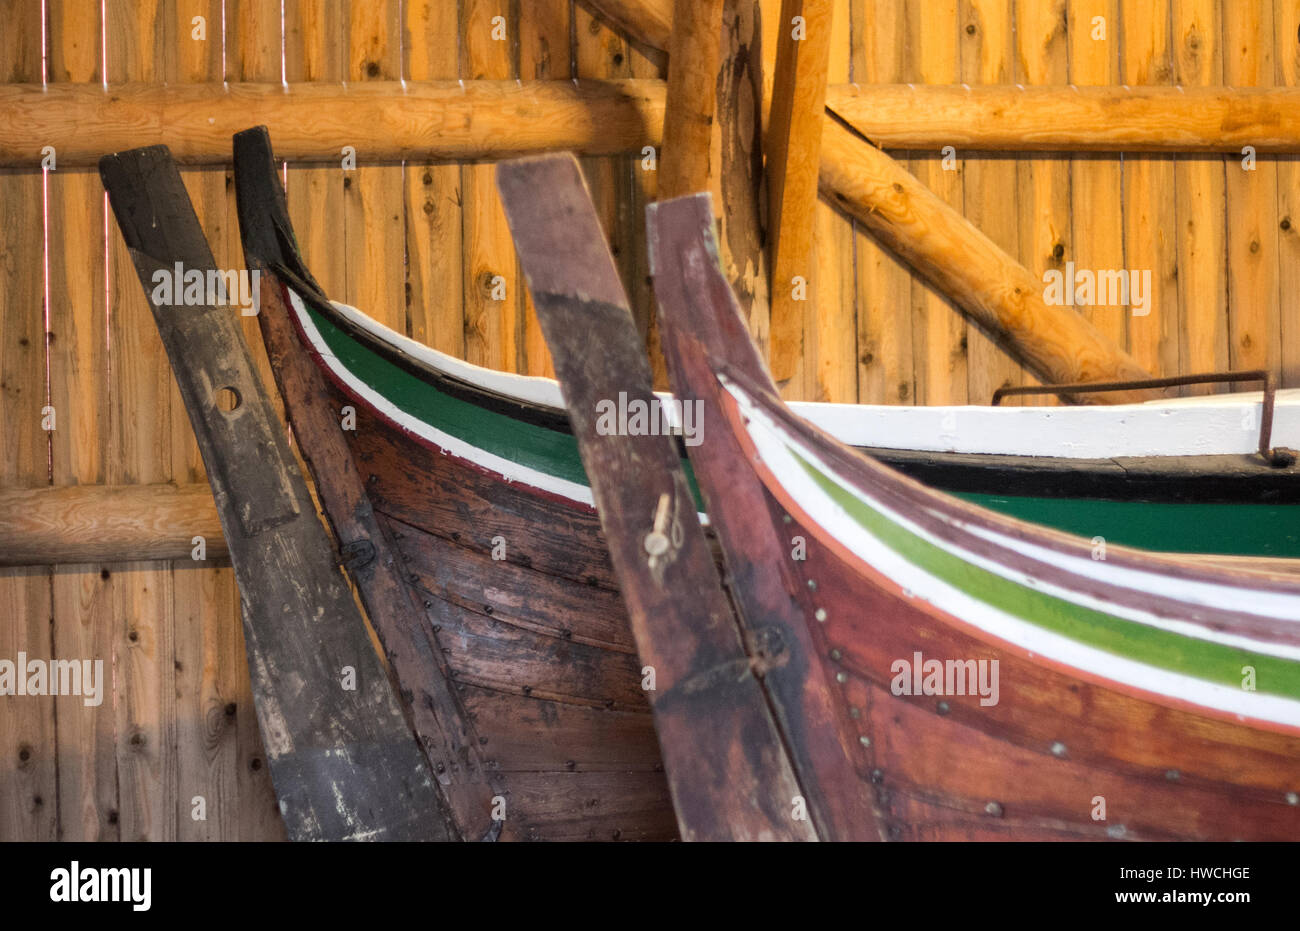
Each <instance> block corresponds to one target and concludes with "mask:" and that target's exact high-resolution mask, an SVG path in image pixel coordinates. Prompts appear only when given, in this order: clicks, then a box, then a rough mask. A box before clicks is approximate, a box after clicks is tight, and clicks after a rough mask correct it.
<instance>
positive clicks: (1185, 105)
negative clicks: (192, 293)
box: [0, 79, 1300, 168]
mask: <svg viewBox="0 0 1300 931" xmlns="http://www.w3.org/2000/svg"><path fill="white" fill-rule="evenodd" d="M664 100H665V86H664V82H663V81H656V80H648V79H635V80H623V81H576V82H575V81H531V82H526V83H520V82H517V81H465V82H463V83H462V82H459V81H426V82H410V81H408V82H406V84H405V86H403V85H402V84H401V83H399V82H395V81H366V82H362V83H357V84H347V85H342V84H289V85H280V84H184V85H173V86H164V85H159V84H147V85H146V84H140V85H123V86H121V87H115V88H110V89H109V90H107V91H105V90H104V88H103V87H102V86H100V85H98V84H51V85H48V86H47V87H41V86H39V85H31V84H5V85H0V167H3V168H39V167H40V166H41V159H42V150H43V148H44V147H45V146H53V147H54V149H55V154H56V157H57V162H56V165H57V167H69V168H71V167H82V166H89V165H94V164H95V163H96V162H97V161H98V159H99V157H100V156H101V155H104V154H105V153H108V152H115V151H119V150H122V149H126V148H131V147H134V146H136V145H147V144H153V143H165V144H166V145H167V146H169V147H170V148H171V150H172V152H173V154H174V156H175V157H176V158H177V159H178V160H179V161H181V162H183V163H185V164H189V165H205V164H206V165H224V164H229V163H230V137H231V136H232V135H234V134H235V133H236V132H238V131H240V130H242V129H247V128H248V127H249V126H250V125H252V124H253V123H265V124H266V125H268V126H269V127H270V128H271V134H272V137H273V138H274V139H275V141H276V155H277V156H281V157H283V158H286V159H289V160H291V161H316V162H321V161H337V160H339V159H340V158H341V157H342V155H341V152H340V149H341V148H342V146H344V145H351V146H354V147H355V148H356V150H357V160H358V162H383V161H400V160H402V159H413V158H419V159H424V160H435V161H436V160H445V161H474V160H478V159H495V158H507V157H514V156H519V155H529V154H535V153H540V152H550V151H555V150H558V149H570V150H572V151H575V152H579V153H582V154H585V155H612V154H616V153H619V152H637V151H640V149H641V147H642V146H645V145H659V144H660V142H661V139H662V135H663V121H664ZM826 106H827V109H829V110H831V111H832V112H833V113H835V114H836V115H837V116H839V117H840V118H841V119H843V120H844V121H845V122H847V123H849V124H850V125H851V126H853V127H854V128H855V129H856V130H858V132H860V133H862V134H863V135H864V136H866V137H867V138H869V139H871V140H873V141H874V142H876V143H877V144H878V145H881V146H883V147H884V148H894V149H931V150H934V151H938V150H940V149H941V148H942V147H943V146H945V145H952V146H956V147H957V148H958V149H965V150H970V151H1024V152H1030V151H1096V152H1101V151H1151V152H1240V151H1241V148H1242V146H1246V145H1252V146H1254V147H1255V150H1256V152H1260V153H1263V152H1300V89H1296V88H1261V89H1254V88H1227V87H1188V88H1178V87H1129V88H1124V87H1077V88H1075V87H1015V86H980V87H966V86H961V85H957V86H952V85H909V84H878V85H852V84H839V85H831V86H830V87H829V88H828V89H827V93H826Z"/></svg>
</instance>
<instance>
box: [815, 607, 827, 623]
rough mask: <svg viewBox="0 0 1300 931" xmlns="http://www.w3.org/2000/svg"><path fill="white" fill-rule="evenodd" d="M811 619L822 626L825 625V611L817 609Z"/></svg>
mask: <svg viewBox="0 0 1300 931" xmlns="http://www.w3.org/2000/svg"><path fill="white" fill-rule="evenodd" d="M813 617H815V618H817V620H819V621H821V622H822V623H823V624H824V623H826V609H825V608H818V609H817V610H816V612H814V614H813Z"/></svg>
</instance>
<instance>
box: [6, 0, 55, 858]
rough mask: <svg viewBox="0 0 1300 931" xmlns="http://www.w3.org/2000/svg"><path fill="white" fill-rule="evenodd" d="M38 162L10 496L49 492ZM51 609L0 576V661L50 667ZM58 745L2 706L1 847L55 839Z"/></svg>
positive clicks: (40, 579) (13, 375) (13, 336)
mask: <svg viewBox="0 0 1300 931" xmlns="http://www.w3.org/2000/svg"><path fill="white" fill-rule="evenodd" d="M39 9H40V8H39V7H38V6H37V5H36V4H32V3H27V4H22V5H21V6H20V8H19V9H6V10H5V11H4V27H3V29H0V80H3V81H6V82H19V81H21V82H39V81H40V80H41V64H42V62H41V53H42V44H41V21H40V15H39ZM40 159H41V154H40V153H39V152H33V153H32V159H31V167H30V168H28V169H24V170H21V171H3V172H0V271H3V273H4V287H3V288H0V437H3V438H4V455H3V456H2V457H0V484H3V485H5V486H8V487H14V486H36V485H45V484H47V483H48V482H49V448H50V447H49V442H50V440H49V437H48V436H47V434H46V433H45V431H44V430H43V428H42V425H41V419H42V415H41V408H42V407H44V406H45V403H46V384H45V358H46V351H47V350H46V340H45V322H44V313H43V300H44V272H43V268H42V264H41V262H40V261H39V259H40V256H41V255H42V236H43V229H44V219H43V205H42V177H41V171H40V170H39V167H38V166H39V164H40ZM56 426H61V425H60V424H58V423H56ZM50 609H51V605H50V571H49V570H48V569H43V568H32V569H25V568H23V569H4V570H0V618H3V619H4V620H3V621H0V651H3V652H0V656H4V657H6V658H9V659H11V660H15V661H16V660H17V659H18V652H19V651H20V650H22V651H25V652H26V653H27V654H28V655H29V656H30V657H31V658H33V659H48V658H50V657H49V653H50V651H51V648H52V647H51V642H50V619H51V617H50ZM56 739H57V735H56V731H55V709H54V702H53V701H52V700H50V699H49V698H46V697H43V696H24V697H17V696H7V697H4V698H0V841H9V840H42V841H48V840H55V839H56V838H57V834H58V798H57V794H56V788H55V787H56V784H57V765H58V760H57V755H56V752H55V744H56Z"/></svg>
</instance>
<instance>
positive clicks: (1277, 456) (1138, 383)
mask: <svg viewBox="0 0 1300 931" xmlns="http://www.w3.org/2000/svg"><path fill="white" fill-rule="evenodd" d="M1243 381H1259V382H1263V383H1264V404H1263V410H1262V411H1261V412H1260V418H1259V454H1260V456H1262V457H1263V458H1264V461H1265V462H1267V463H1268V464H1269V465H1271V466H1275V467H1277V468H1284V467H1286V466H1289V465H1292V464H1293V463H1294V462H1295V461H1296V457H1295V454H1294V453H1293V452H1291V451H1290V450H1286V449H1273V448H1272V447H1271V446H1270V441H1271V440H1272V438H1273V401H1274V396H1275V395H1276V394H1277V385H1276V383H1275V382H1274V380H1273V373H1272V372H1269V371H1266V370H1264V369H1255V370H1253V371H1249V372H1211V373H1209V374H1206V375H1174V376H1172V377H1169V378H1138V379H1133V380H1130V381H1098V382H1074V383H1072V384H1068V385H1016V386H1011V385H1004V386H1003V387H1001V388H999V389H998V390H997V391H994V392H993V401H992V403H993V406H994V407H997V406H998V405H999V404H1001V403H1002V399H1003V398H1006V397H1010V396H1012V395H1023V394H1082V393H1084V392H1087V393H1092V392H1095V391H1130V390H1134V389H1142V388H1177V387H1180V386H1182V385H1210V384H1228V383H1235V382H1243Z"/></svg>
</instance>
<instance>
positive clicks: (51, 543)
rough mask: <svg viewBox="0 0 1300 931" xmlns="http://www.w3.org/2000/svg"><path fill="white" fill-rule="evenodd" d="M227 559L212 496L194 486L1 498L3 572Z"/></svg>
mask: <svg viewBox="0 0 1300 931" xmlns="http://www.w3.org/2000/svg"><path fill="white" fill-rule="evenodd" d="M196 536H201V537H203V538H204V540H205V541H206V543H205V545H206V548H207V553H206V555H207V558H208V560H209V561H211V560H213V559H225V558H227V557H228V556H229V551H228V550H227V549H226V538H225V537H224V536H223V535H222V532H221V522H220V521H219V520H218V519H217V508H216V505H215V504H214V503H213V501H212V489H211V488H209V487H208V485H207V483H204V484H201V485H200V484H192V485H179V486H178V485H71V486H66V487H44V488H16V489H6V490H3V491H0V565H3V566H42V565H59V564H65V563H105V562H133V561H137V560H153V559H186V560H188V559H191V558H192V556H191V554H192V552H193V550H194V546H195V544H194V543H193V542H192V541H193V539H194V537H196Z"/></svg>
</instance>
